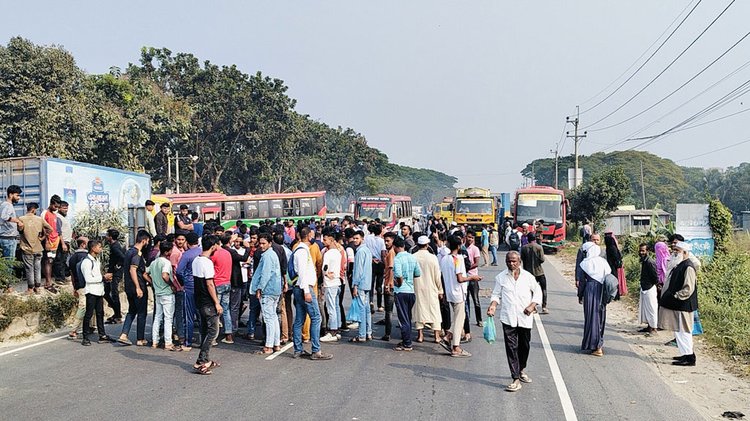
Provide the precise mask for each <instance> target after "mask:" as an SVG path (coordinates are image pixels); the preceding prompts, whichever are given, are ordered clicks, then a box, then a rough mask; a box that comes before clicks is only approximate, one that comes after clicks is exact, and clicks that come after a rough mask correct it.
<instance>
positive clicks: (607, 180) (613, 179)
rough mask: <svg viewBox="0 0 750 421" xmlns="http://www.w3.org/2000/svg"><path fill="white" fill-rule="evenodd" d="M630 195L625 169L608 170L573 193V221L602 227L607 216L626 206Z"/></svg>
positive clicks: (571, 201) (571, 199)
mask: <svg viewBox="0 0 750 421" xmlns="http://www.w3.org/2000/svg"><path fill="white" fill-rule="evenodd" d="M630 193H631V192H630V182H629V180H628V178H627V176H626V175H625V172H624V171H623V169H622V168H620V167H614V168H607V169H605V170H603V171H601V172H600V173H598V174H597V175H595V176H593V177H590V178H589V179H588V180H586V181H584V182H583V184H581V185H580V186H578V188H576V189H575V190H573V191H572V192H571V194H570V196H569V197H570V207H571V219H572V220H573V221H575V222H584V221H586V220H589V221H591V222H592V223H593V224H594V226H596V227H600V226H601V225H603V223H604V219H605V218H606V217H607V214H609V212H612V211H613V210H615V209H616V208H617V206H618V205H622V204H624V201H625V200H626V199H628V198H629V197H630Z"/></svg>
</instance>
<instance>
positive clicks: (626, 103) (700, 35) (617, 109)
mask: <svg viewBox="0 0 750 421" xmlns="http://www.w3.org/2000/svg"><path fill="white" fill-rule="evenodd" d="M735 1H737V0H732V1H731V3H729V4H728V5H727V7H725V8H724V10H722V11H721V13H719V15H718V16H716V17H715V18H714V20H712V21H711V23H709V24H708V26H707V27H706V28H705V29H703V31H701V33H700V34H698V36H697V37H696V38H695V39H694V40H693V41H692V42H691V43H690V44H689V45H688V46H687V47H685V49H684V50H682V52H681V53H680V54H679V55H678V56H677V57H675V58H674V59H673V60H672V61H671V62H670V63H669V64H668V65H667V67H665V68H664V69H663V70H662V71H661V72H659V74H657V75H656V76H655V77H654V78H653V79H651V81H650V82H649V83H647V84H646V86H644V87H643V88H641V89H640V90H639V91H638V92H636V93H635V95H633V96H631V97H630V99H628V100H627V101H625V102H624V103H623V104H622V105H620V106H619V107H617V108H615V109H614V111H612V112H610V113H609V114H607V115H605V116H604V117H602V118H600V119H599V120H597V121H595V122H594V123H592V124H590V125H589V126H587V127H584V129H587V130H591V129H590V127H593V126H596V125H597V124H599V123H601V122H602V121H604V120H606V119H607V118H609V117H611V116H612V115H613V114H614V113H616V112H618V111H620V110H621V109H623V108H624V107H625V106H626V105H628V104H629V103H630V102H632V101H633V100H634V99H635V98H637V97H638V95H640V94H641V93H642V92H643V91H645V90H646V89H647V88H648V87H649V86H651V85H652V84H653V83H654V82H656V80H657V79H659V77H661V75H663V74H664V73H665V72H666V71H667V70H669V68H670V67H672V65H673V64H675V63H676V62H677V60H679V59H680V57H682V56H683V55H684V54H685V53H686V52H687V51H688V50H689V49H690V48H691V47H692V46H693V45H695V43H696V42H698V40H699V39H701V37H702V36H703V35H704V34H705V33H706V32H707V31H708V30H709V29H710V28H711V27H712V26H713V25H714V24H715V23H716V22H717V21H718V20H719V18H721V17H722V16H723V15H724V13H726V11H727V10H729V8H730V7H731V6H732V5H733V4H734V2H735ZM743 39H744V37H743ZM704 70H705V69H704ZM701 72H702V71H701ZM633 118H635V116H634V117H631V118H629V119H627V120H624V121H621V122H619V123H617V124H613V125H611V126H608V127H605V128H602V129H596V131H598V130H605V129H609V128H612V127H615V126H618V125H620V124H622V123H625V122H626V121H629V120H632V119H633ZM591 131H595V130H591Z"/></svg>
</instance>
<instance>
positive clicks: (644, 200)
mask: <svg viewBox="0 0 750 421" xmlns="http://www.w3.org/2000/svg"><path fill="white" fill-rule="evenodd" d="M641 194H642V195H643V209H646V185H645V184H644V181H643V160H642V159H641Z"/></svg>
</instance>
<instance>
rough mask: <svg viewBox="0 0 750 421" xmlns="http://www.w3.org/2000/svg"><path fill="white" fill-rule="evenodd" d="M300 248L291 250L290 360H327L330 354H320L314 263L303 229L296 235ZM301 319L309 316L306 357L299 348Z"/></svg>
mask: <svg viewBox="0 0 750 421" xmlns="http://www.w3.org/2000/svg"><path fill="white" fill-rule="evenodd" d="M297 235H298V237H299V238H300V244H299V246H297V248H295V249H294V254H293V255H292V258H293V259H294V268H295V270H296V272H297V282H296V284H295V285H294V306H295V310H296V311H295V314H294V326H293V328H292V332H293V334H292V337H293V339H294V358H299V357H302V356H309V357H310V359H311V360H330V359H331V358H333V355H331V354H323V353H322V352H321V351H320V323H321V319H322V318H321V316H320V307H318V299H317V298H316V297H315V290H314V289H313V286H314V285H315V284H316V283H317V282H318V275H317V273H316V271H315V263H314V262H313V259H312V256H311V255H310V228H308V227H304V228H302V229H300V230H299V231H298V232H297ZM305 316H310V342H311V343H312V353H311V354H309V353H307V352H306V351H305V349H304V348H303V347H302V325H303V324H304V323H305Z"/></svg>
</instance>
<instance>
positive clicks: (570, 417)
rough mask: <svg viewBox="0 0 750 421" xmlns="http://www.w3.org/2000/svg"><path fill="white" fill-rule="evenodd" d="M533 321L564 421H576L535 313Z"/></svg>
mask: <svg viewBox="0 0 750 421" xmlns="http://www.w3.org/2000/svg"><path fill="white" fill-rule="evenodd" d="M534 320H536V326H537V330H539V336H540V337H541V339H542V345H543V346H544V354H545V355H546V356H547V362H548V363H549V368H550V371H552V379H553V380H554V381H555V387H556V388H557V395H558V396H559V397H560V403H561V404H562V407H563V413H564V414H565V420H566V421H578V417H577V416H576V411H575V409H573V402H572V401H571V400H570V395H568V387H567V386H565V380H563V377H562V373H560V367H559V366H558V365H557V359H555V354H554V353H553V352H552V347H551V346H550V344H549V338H547V332H546V331H545V330H544V325H543V324H542V318H541V317H539V314H536V313H535V314H534Z"/></svg>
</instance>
